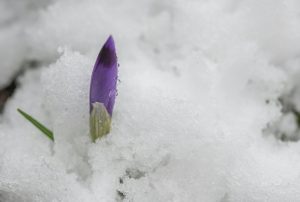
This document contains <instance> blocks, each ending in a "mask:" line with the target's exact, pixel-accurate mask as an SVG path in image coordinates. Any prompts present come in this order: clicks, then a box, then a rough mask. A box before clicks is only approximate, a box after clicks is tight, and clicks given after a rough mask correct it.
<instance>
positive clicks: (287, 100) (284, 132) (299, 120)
mask: <svg viewBox="0 0 300 202" xmlns="http://www.w3.org/2000/svg"><path fill="white" fill-rule="evenodd" d="M295 93H297V90H296V89H292V90H291V91H290V92H288V93H286V94H284V95H282V96H281V97H280V98H279V99H278V101H279V103H280V104H281V105H282V110H281V111H282V115H281V117H280V118H279V119H278V120H277V121H275V122H274V123H272V124H270V126H269V127H268V128H269V129H268V130H269V131H268V132H271V134H273V135H274V136H275V138H277V139H278V140H280V141H282V142H297V141H299V140H300V111H299V110H298V109H297V107H296V105H295V103H294V100H293V96H294V94H295ZM267 104H268V103H267Z"/></svg>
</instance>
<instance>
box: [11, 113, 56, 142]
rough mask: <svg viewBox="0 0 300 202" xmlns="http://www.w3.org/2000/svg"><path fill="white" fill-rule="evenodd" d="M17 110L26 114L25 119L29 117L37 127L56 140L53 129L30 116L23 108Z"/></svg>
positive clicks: (23, 114)
mask: <svg viewBox="0 0 300 202" xmlns="http://www.w3.org/2000/svg"><path fill="white" fill-rule="evenodd" d="M17 110H18V112H19V113H20V114H21V115H22V116H24V118H25V119H27V120H28V121H29V122H30V123H32V124H33V125H34V126H35V127H37V128H38V129H39V130H40V131H41V132H42V133H44V134H45V135H46V136H47V137H48V138H50V139H51V140H52V141H54V136H53V132H52V131H51V130H49V129H48V128H46V127H45V126H44V125H43V124H41V123H40V122H38V121H37V120H36V119H34V118H33V117H32V116H30V115H29V114H27V113H26V112H24V111H22V110H21V109H17Z"/></svg>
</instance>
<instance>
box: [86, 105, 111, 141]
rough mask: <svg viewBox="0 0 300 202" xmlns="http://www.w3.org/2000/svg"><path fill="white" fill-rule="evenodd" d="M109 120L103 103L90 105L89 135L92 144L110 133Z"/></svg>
mask: <svg viewBox="0 0 300 202" xmlns="http://www.w3.org/2000/svg"><path fill="white" fill-rule="evenodd" d="M110 124H111V118H110V115H109V114H108V112H107V110H106V108H105V106H104V105H103V103H99V102H95V103H93V104H92V112H91V115H90V134H91V138H92V140H93V142H95V141H96V140H97V139H98V138H101V137H103V136H104V135H107V134H108V133H109V132H110Z"/></svg>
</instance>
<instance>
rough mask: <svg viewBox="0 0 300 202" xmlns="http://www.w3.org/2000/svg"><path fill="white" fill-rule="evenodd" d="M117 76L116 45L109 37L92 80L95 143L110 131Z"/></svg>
mask: <svg viewBox="0 0 300 202" xmlns="http://www.w3.org/2000/svg"><path fill="white" fill-rule="evenodd" d="M117 75H118V64H117V55H116V49H115V43H114V40H113V37H112V36H109V38H108V39H107V41H106V42H105V44H104V45H103V47H102V49H101V51H100V53H99V55H98V57H97V60H96V63H95V65H94V70H93V73H92V78H91V86H90V133H91V136H92V140H93V141H95V140H96V139H97V138H100V137H102V136H104V135H106V134H108V133H109V131H110V125H111V117H112V113H113V107H114V103H115V98H116V93H117V89H116V86H117Z"/></svg>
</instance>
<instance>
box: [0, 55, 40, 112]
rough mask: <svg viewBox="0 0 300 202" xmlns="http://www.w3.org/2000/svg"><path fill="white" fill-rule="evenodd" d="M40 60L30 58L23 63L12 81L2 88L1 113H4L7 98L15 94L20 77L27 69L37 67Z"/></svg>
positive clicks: (0, 90)
mask: <svg viewBox="0 0 300 202" xmlns="http://www.w3.org/2000/svg"><path fill="white" fill-rule="evenodd" d="M39 64H40V63H39V62H38V61H36V60H30V61H26V62H24V63H23V65H22V66H23V67H22V68H21V70H20V71H18V72H17V73H16V74H15V76H13V77H12V79H11V82H10V83H9V84H7V85H6V86H5V87H4V88H2V89H0V114H1V113H3V110H4V108H5V104H6V102H7V100H8V99H9V98H10V97H11V96H12V95H13V94H14V92H15V90H16V89H17V87H18V85H19V84H18V78H19V77H20V76H21V75H23V74H24V72H25V71H26V70H27V69H33V68H37V67H38V66H39Z"/></svg>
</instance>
